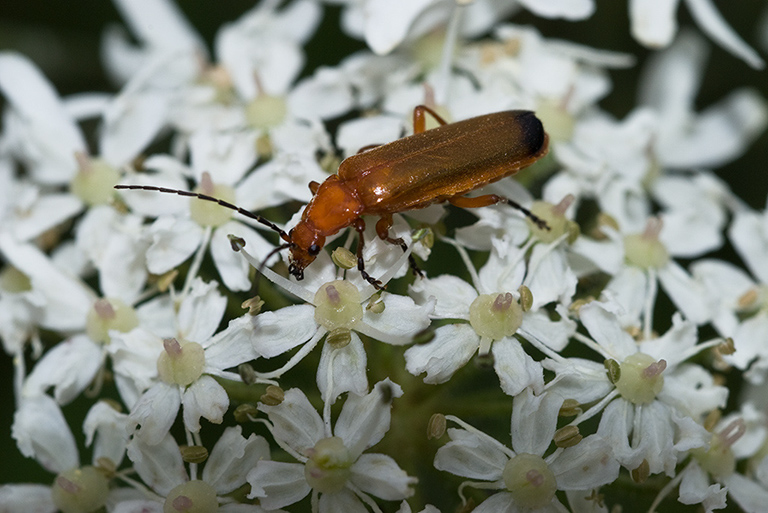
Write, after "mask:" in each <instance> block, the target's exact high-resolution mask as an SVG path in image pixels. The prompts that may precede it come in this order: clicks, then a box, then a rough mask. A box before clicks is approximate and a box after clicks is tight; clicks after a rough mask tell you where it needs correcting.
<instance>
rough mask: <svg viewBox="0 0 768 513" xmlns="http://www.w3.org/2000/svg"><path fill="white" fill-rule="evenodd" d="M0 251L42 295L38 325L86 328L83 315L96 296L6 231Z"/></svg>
mask: <svg viewBox="0 0 768 513" xmlns="http://www.w3.org/2000/svg"><path fill="white" fill-rule="evenodd" d="M0 251H2V252H3V254H4V255H5V257H6V258H7V259H8V261H9V262H11V263H12V264H13V265H14V266H15V267H16V268H17V269H19V270H20V271H21V272H23V273H24V274H26V275H27V276H28V277H29V279H30V280H31V282H32V288H33V289H34V290H38V291H40V292H41V293H42V294H43V295H44V296H45V298H46V301H47V304H46V308H45V309H44V310H43V312H44V315H43V316H42V318H40V319H38V322H39V323H40V326H42V327H44V328H48V329H52V330H57V331H70V330H82V329H84V328H85V317H86V314H87V312H88V310H89V309H90V308H91V305H92V304H93V301H94V300H95V298H94V295H93V293H92V292H91V291H90V290H89V289H88V288H87V287H86V286H85V285H84V284H83V283H81V282H80V281H79V280H78V279H77V278H75V277H74V276H71V275H69V274H67V273H64V272H62V271H61V270H60V269H57V268H56V267H55V266H54V265H53V264H52V263H51V261H50V260H49V259H48V258H47V257H46V256H45V255H44V254H43V253H42V252H41V251H40V250H39V249H37V248H36V247H34V246H32V245H29V244H19V243H18V242H16V241H15V240H13V239H12V238H11V237H10V236H8V235H6V234H0Z"/></svg>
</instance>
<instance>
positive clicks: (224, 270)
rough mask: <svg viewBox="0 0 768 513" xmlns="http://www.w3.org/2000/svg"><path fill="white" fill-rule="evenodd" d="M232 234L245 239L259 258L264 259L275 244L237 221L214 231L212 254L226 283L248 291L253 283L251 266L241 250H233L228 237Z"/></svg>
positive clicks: (233, 288) (249, 247)
mask: <svg viewBox="0 0 768 513" xmlns="http://www.w3.org/2000/svg"><path fill="white" fill-rule="evenodd" d="M230 234H231V235H234V236H236V237H240V238H242V239H243V240H245V246H246V248H248V252H249V253H250V254H251V255H253V256H255V257H256V258H257V259H259V260H263V259H264V258H265V257H266V256H267V254H268V253H269V252H270V251H272V250H273V249H274V246H273V245H272V244H270V243H269V242H268V241H267V240H266V239H264V237H262V236H261V235H260V234H259V233H258V232H257V231H256V230H254V229H253V228H251V227H249V226H247V225H246V224H243V223H238V222H236V221H230V222H228V223H226V224H224V225H222V226H220V227H219V228H217V229H216V230H215V231H214V232H213V237H212V238H211V243H210V246H211V249H210V251H211V256H212V257H213V262H214V264H216V270H217V271H219V275H220V276H221V279H222V281H223V282H224V285H225V286H226V287H227V288H228V289H229V290H231V291H241V290H242V291H247V290H249V289H250V288H251V285H252V283H251V280H250V278H249V272H250V269H251V266H250V264H249V263H248V261H247V260H246V259H245V258H243V256H242V255H241V254H240V253H239V252H235V251H232V244H231V243H230V241H229V238H228V237H227V236H228V235H230ZM257 279H258V277H257Z"/></svg>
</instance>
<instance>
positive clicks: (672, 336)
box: [642, 312, 698, 368]
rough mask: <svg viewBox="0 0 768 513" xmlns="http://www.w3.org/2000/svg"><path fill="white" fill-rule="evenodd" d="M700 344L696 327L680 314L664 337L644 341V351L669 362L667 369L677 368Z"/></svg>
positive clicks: (677, 314)
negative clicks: (698, 343)
mask: <svg viewBox="0 0 768 513" xmlns="http://www.w3.org/2000/svg"><path fill="white" fill-rule="evenodd" d="M697 342H698V333H697V330H696V325H695V324H693V323H692V322H689V321H686V320H683V317H682V316H681V315H680V313H679V312H676V313H675V314H673V316H672V327H671V328H670V329H669V330H667V332H666V333H664V335H662V336H660V337H657V338H654V339H652V340H643V345H642V351H643V353H645V354H648V355H650V356H653V357H654V358H655V359H657V360H661V359H662V358H663V359H665V360H666V362H667V368H672V367H677V365H678V364H679V363H681V362H682V361H683V360H686V359H688V358H689V355H688V354H687V353H688V352H689V351H690V350H691V349H692V348H693V347H694V346H695V345H696V343H697Z"/></svg>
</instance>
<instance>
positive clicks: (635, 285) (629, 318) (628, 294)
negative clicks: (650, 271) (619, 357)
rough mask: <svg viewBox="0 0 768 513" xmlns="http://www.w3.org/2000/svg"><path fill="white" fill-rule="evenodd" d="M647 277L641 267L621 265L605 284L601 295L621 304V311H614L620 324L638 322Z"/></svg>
mask: <svg viewBox="0 0 768 513" xmlns="http://www.w3.org/2000/svg"><path fill="white" fill-rule="evenodd" d="M649 279H650V278H649V277H648V275H647V274H646V273H645V271H643V270H642V269H640V268H638V267H634V266H627V265H622V267H621V269H619V270H618V271H617V272H616V274H615V275H614V276H613V279H612V280H611V281H610V282H608V285H606V287H605V290H604V291H603V295H604V296H606V297H610V298H612V299H613V300H615V301H616V302H617V303H618V304H620V305H621V306H622V309H621V310H622V311H621V312H615V315H617V316H618V318H619V324H621V326H637V325H638V324H639V322H640V316H641V315H642V312H643V309H644V308H645V298H646V296H647V294H648V287H649ZM609 294H610V295H609ZM624 356H626V355H624Z"/></svg>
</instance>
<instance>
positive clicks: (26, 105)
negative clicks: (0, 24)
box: [0, 52, 86, 182]
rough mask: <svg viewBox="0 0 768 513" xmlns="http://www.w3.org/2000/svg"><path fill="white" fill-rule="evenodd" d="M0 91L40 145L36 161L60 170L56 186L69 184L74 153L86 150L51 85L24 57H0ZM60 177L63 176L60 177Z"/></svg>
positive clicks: (76, 129) (13, 55)
mask: <svg viewBox="0 0 768 513" xmlns="http://www.w3.org/2000/svg"><path fill="white" fill-rule="evenodd" d="M0 91H2V92H3V94H4V95H5V97H6V98H7V99H8V102H9V103H10V104H11V105H12V106H13V108H14V109H16V111H17V112H18V113H19V115H20V116H21V117H22V119H23V120H24V121H25V122H26V123H28V124H29V125H30V128H29V130H30V132H34V133H35V134H36V137H35V140H36V141H37V142H38V143H39V144H40V145H41V147H39V148H36V150H37V151H38V152H39V154H38V157H39V158H42V159H47V160H50V161H52V162H53V163H55V164H56V165H57V166H59V167H60V171H59V172H57V173H55V175H58V176H55V175H54V176H51V177H49V178H55V180H54V181H55V182H62V181H68V180H69V179H70V178H71V177H72V175H73V174H74V171H75V169H77V163H76V161H75V152H77V151H81V152H84V151H85V149H86V146H85V141H84V140H83V137H82V135H81V134H80V130H79V129H78V127H77V124H76V123H75V121H74V120H73V119H72V118H71V117H70V116H69V115H68V114H67V113H66V111H65V109H64V106H63V104H62V102H61V100H60V99H59V97H58V94H57V93H56V91H55V90H54V88H53V86H52V85H51V83H50V82H49V81H48V79H47V78H45V77H44V76H43V74H42V73H41V72H40V70H38V69H37V68H36V67H35V65H34V64H32V62H31V61H29V59H27V58H26V57H24V56H22V55H19V54H16V53H12V52H3V53H0ZM62 173H63V174H62Z"/></svg>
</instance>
